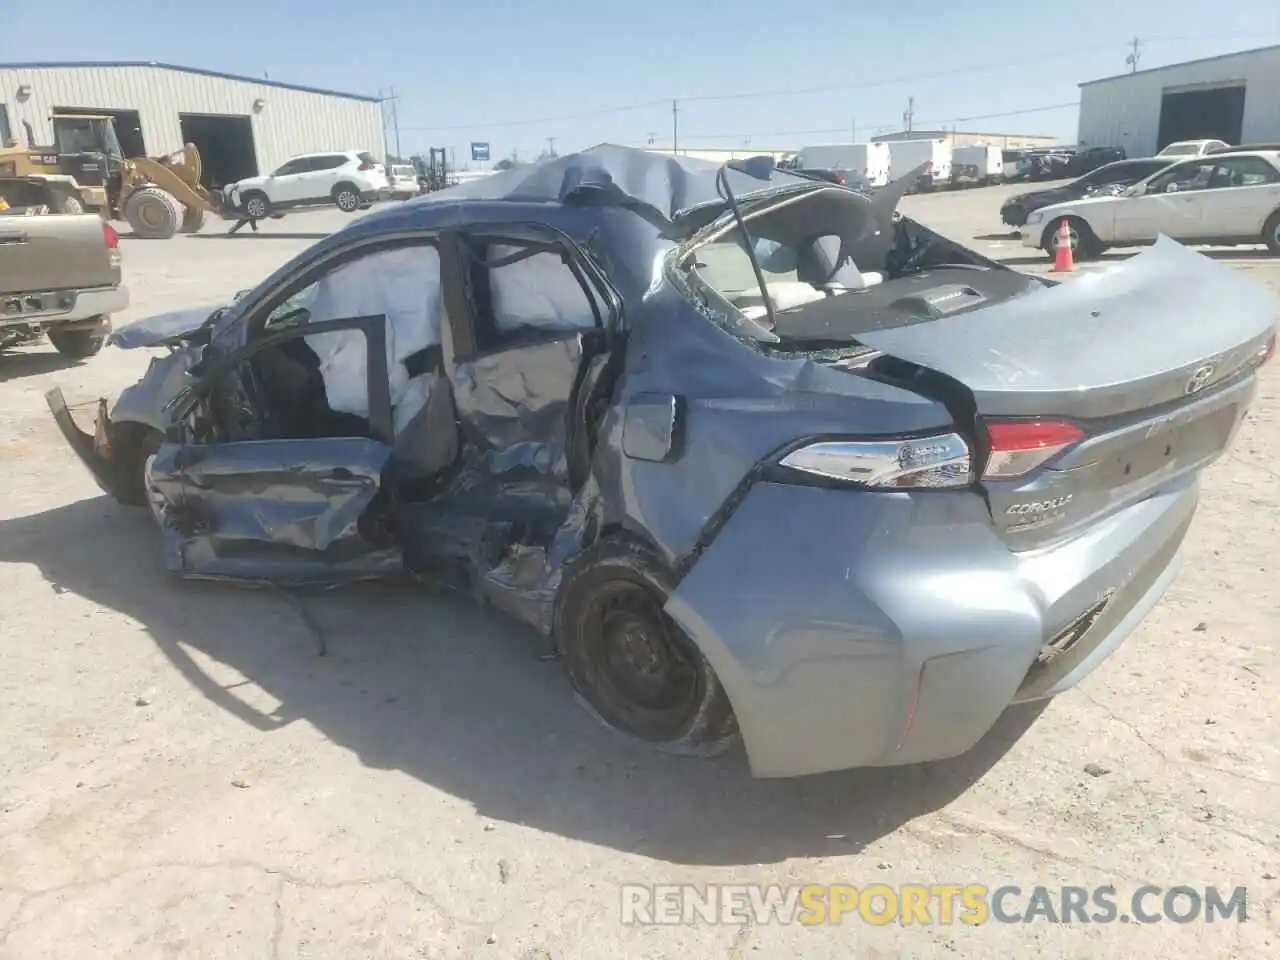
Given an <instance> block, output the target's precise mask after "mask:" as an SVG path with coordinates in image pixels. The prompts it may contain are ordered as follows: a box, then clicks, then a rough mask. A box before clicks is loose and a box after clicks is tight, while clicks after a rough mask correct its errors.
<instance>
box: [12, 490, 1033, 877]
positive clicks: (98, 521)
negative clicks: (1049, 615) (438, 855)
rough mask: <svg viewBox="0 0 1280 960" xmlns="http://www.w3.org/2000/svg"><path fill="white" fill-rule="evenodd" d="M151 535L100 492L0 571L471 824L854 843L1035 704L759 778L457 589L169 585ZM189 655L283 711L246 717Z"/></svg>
mask: <svg viewBox="0 0 1280 960" xmlns="http://www.w3.org/2000/svg"><path fill="white" fill-rule="evenodd" d="M157 539H158V538H157V536H156V534H155V532H154V530H153V528H152V527H151V524H150V521H149V519H148V517H147V516H146V515H145V514H143V513H141V512H138V511H133V510H129V509H127V508H123V507H118V506H116V505H115V504H114V502H112V501H110V500H109V499H107V498H97V499H93V500H85V501H81V502H78V503H73V504H70V505H68V506H64V507H59V508H57V509H55V510H51V511H48V512H46V513H41V514H35V515H32V516H28V517H21V518H17V519H13V520H8V521H0V562H10V563H17V562H21V563H31V564H34V565H36V566H37V567H38V568H39V569H40V570H41V571H42V573H43V574H44V576H45V577H46V578H47V579H48V580H49V581H50V583H51V584H52V586H53V587H54V589H57V590H63V591H70V592H73V593H76V594H78V595H80V596H83V597H85V598H87V599H89V600H91V601H93V602H95V603H98V604H101V605H103V606H105V607H109V608H112V609H114V610H118V611H120V612H121V613H124V614H126V615H128V616H130V617H132V618H134V619H136V620H137V621H139V622H140V623H142V624H143V625H145V626H146V627H147V628H148V630H149V631H150V633H151V636H152V637H153V638H154V640H155V642H156V643H157V644H158V645H159V647H160V648H161V649H162V650H163V651H164V653H165V654H166V655H167V656H168V657H169V659H170V660H171V661H172V662H173V663H174V665H175V666H176V667H177V669H178V670H179V671H181V672H182V673H183V675H184V676H185V677H186V678H187V679H188V680H189V681H190V682H191V683H192V684H193V685H194V686H195V687H197V688H198V689H199V690H200V691H201V692H202V693H203V694H204V695H206V696H208V697H209V698H211V699H212V700H214V701H215V702H216V703H218V704H219V705H221V706H222V707H223V708H225V709H226V710H227V711H229V712H230V713H232V714H234V715H235V716H237V717H239V718H240V719H241V720H243V721H244V722H246V723H249V724H251V725H253V726H254V727H256V728H257V729H259V730H261V731H264V732H265V734H266V735H269V732H270V731H271V730H273V729H278V728H280V727H282V726H284V725H287V724H289V723H291V722H292V721H294V720H298V719H303V720H306V721H307V722H309V723H311V724H313V725H314V726H315V727H316V728H317V729H318V730H320V731H321V732H322V733H323V734H324V735H326V736H327V737H328V738H329V739H330V740H332V741H333V742H334V743H335V744H337V745H339V746H341V747H344V748H347V749H349V750H352V751H354V752H355V753H356V754H357V755H358V756H359V757H360V759H361V760H362V762H363V763H365V764H366V765H368V766H371V767H375V768H386V769H396V770H400V771H403V772H404V773H407V774H409V775H410V776H412V777H416V778H417V779H419V780H421V781H423V782H424V783H427V784H430V785H431V786H433V787H435V788H437V789H440V790H444V791H446V792H448V793H450V794H452V795H454V796H457V797H459V798H461V799H463V800H466V801H469V802H470V803H472V804H473V805H474V807H475V809H476V811H477V813H479V814H480V815H482V816H485V817H489V818H492V819H498V820H504V821H508V822H512V823H519V824H526V825H529V826H532V827H534V828H537V829H539V830H544V831H550V832H552V833H555V834H559V835H561V836H563V837H568V838H573V839H577V840H582V841H586V842H588V843H594V844H601V845H604V846H607V847H610V848H613V849H616V850H620V851H623V852H628V853H636V854H641V855H645V856H649V857H654V858H657V859H661V860H665V861H670V862H676V863H701V864H708V863H710V864H752V863H766V862H777V861H780V860H783V859H785V858H788V857H809V856H831V855H835V854H848V853H853V852H857V851H859V850H861V849H863V848H864V847H865V846H867V845H868V844H870V843H871V842H873V841H874V840H876V839H877V838H879V837H881V836H884V835H885V834H888V833H891V832H892V831H894V830H895V829H897V828H898V827H900V826H901V825H903V824H904V823H906V822H908V821H910V820H912V819H914V818H916V817H918V816H920V815H922V814H926V813H928V812H931V811H933V810H936V809H938V808H940V807H942V806H944V805H946V804H947V803H949V802H950V801H951V800H953V799H954V798H955V797H957V796H958V795H959V794H961V793H962V792H964V791H965V790H966V789H968V788H969V787H970V786H971V785H972V784H973V783H974V782H975V781H976V780H977V779H978V778H980V777H981V776H982V775H983V774H984V773H986V771H987V770H989V769H990V768H991V766H992V765H993V764H995V763H996V762H997V761H998V760H999V759H1000V758H1001V757H1002V756H1003V755H1004V754H1005V752H1006V751H1007V750H1008V749H1009V748H1010V747H1011V746H1012V745H1013V744H1014V743H1015V742H1016V741H1017V739H1018V738H1019V737H1020V736H1021V735H1022V734H1023V733H1024V732H1025V731H1026V729H1027V728H1028V727H1029V726H1030V725H1031V723H1033V722H1034V721H1035V719H1036V717H1038V716H1039V713H1040V712H1041V711H1042V709H1043V707H1032V708H1026V709H1019V710H1015V711H1010V713H1009V714H1008V715H1006V717H1005V718H1004V720H1002V721H1001V723H1000V724H998V725H997V727H996V729H995V730H994V731H993V732H992V734H991V735H989V736H988V737H987V739H986V740H984V741H983V742H982V743H981V744H980V745H979V746H978V747H977V748H975V750H973V751H972V752H970V753H969V754H967V755H966V756H964V757H960V758H957V759H955V760H951V761H946V762H943V763H937V764H932V765H928V766H914V767H902V768H896V769H889V770H869V771H866V770H864V771H855V772H846V773H839V774H829V775H825V776H818V777H808V778H803V779H797V780H752V779H751V778H750V775H749V773H748V770H747V767H746V761H745V756H744V755H743V753H742V751H741V750H740V749H739V750H737V751H735V752H733V753H731V754H730V755H728V756H726V757H723V758H720V759H718V760H713V761H708V760H694V759H687V758H681V757H671V756H666V755H663V754H659V753H656V752H655V751H654V750H652V749H651V748H648V747H646V746H645V745H643V744H640V743H637V742H635V741H632V740H630V739H628V738H626V737H624V736H622V735H620V734H616V733H614V732H613V731H610V730H607V729H605V728H603V727H601V726H600V725H598V723H597V722H596V721H594V720H592V719H590V718H589V717H588V715H587V714H586V713H585V712H584V711H583V710H581V709H579V707H578V706H577V705H576V704H575V702H574V700H573V696H572V694H571V692H570V689H569V687H568V685H567V683H566V682H565V681H564V679H563V676H562V673H561V670H560V667H559V665H558V664H556V663H554V662H550V663H548V662H542V661H540V660H539V659H538V656H537V655H538V651H539V650H540V649H541V647H540V644H539V643H538V638H537V637H535V636H534V634H533V633H532V632H531V631H529V630H527V629H525V628H523V627H522V626H520V625H518V624H515V623H514V622H512V621H509V620H507V619H505V618H503V617H501V616H500V615H498V614H495V613H490V612H486V611H484V610H481V609H479V608H477V607H476V606H475V605H474V604H473V603H472V601H471V600H470V599H469V598H466V597H454V596H448V595H443V594H437V593H432V592H431V591H428V590H425V589H424V588H423V587H421V586H395V585H385V584H384V585H374V586H369V587H362V588H350V589H347V590H344V591H327V592H321V593H318V594H317V593H311V594H307V595H303V596H301V597H299V596H298V595H291V594H286V593H284V592H283V591H278V590H274V589H263V590H248V589H243V588H237V587H231V586H224V585H213V584H195V583H183V582H175V581H172V580H169V579H167V578H166V577H165V575H164V574H163V572H162V571H161V569H160V565H159V560H158V549H157V546H158V545H157ZM106 558H109V559H106ZM316 630H323V632H324V640H325V642H326V644H327V650H328V652H327V654H326V655H325V656H324V657H321V656H319V655H318V653H317V639H318V638H317V637H316V636H315V631H316ZM184 646H185V647H187V648H194V649H196V650H199V651H202V652H203V653H205V654H207V655H208V656H210V657H212V658H213V659H215V660H217V661H220V662H222V663H225V664H228V665H230V666H232V667H234V668H236V669H237V670H238V671H240V673H242V674H243V675H244V676H246V677H248V678H249V679H250V680H252V681H253V682H254V683H256V684H257V685H258V686H260V687H261V688H263V689H264V690H266V691H268V692H269V693H270V694H271V695H273V696H274V697H275V698H276V699H278V700H279V701H280V703H281V704H282V706H281V707H280V708H279V710H278V711H277V712H275V713H274V714H271V715H265V714H262V713H259V712H257V711H255V710H254V709H252V708H250V707H249V706H248V705H247V704H245V703H244V702H242V701H241V700H239V699H238V698H237V696H236V690H235V689H223V688H221V687H218V686H217V685H216V684H214V683H213V682H211V681H210V679H209V678H208V677H206V676H205V675H204V674H203V673H201V671H200V670H199V669H198V668H197V667H196V665H195V664H194V662H193V661H192V660H191V659H190V657H189V656H188V655H187V653H186V652H185V650H184Z"/></svg>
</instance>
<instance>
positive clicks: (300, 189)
mask: <svg viewBox="0 0 1280 960" xmlns="http://www.w3.org/2000/svg"><path fill="white" fill-rule="evenodd" d="M388 192H389V184H388V182H387V174H386V170H385V169H384V168H383V166H382V164H381V163H379V162H378V161H377V159H375V158H374V156H373V154H371V153H367V152H365V151H362V150H341V151H338V150H335V151H332V152H330V153H307V154H303V155H302V156H300V157H294V158H293V159H291V160H289V161H287V162H286V163H285V164H284V165H283V166H281V167H280V168H279V169H277V170H275V171H274V172H273V173H270V174H268V175H267V176H265V177H248V178H246V179H244V180H240V181H238V182H236V183H233V184H231V185H230V186H228V187H227V188H226V193H227V195H228V197H229V198H230V199H231V200H232V201H233V202H234V203H235V205H236V206H238V207H240V208H241V209H242V210H244V212H245V213H246V214H248V215H249V216H250V217H252V218H253V219H254V220H261V219H263V218H264V217H268V216H270V215H271V214H272V212H274V211H277V210H287V209H289V208H290V207H302V206H315V205H317V204H322V203H333V204H336V205H337V207H338V209H339V210H342V211H343V212H345V213H351V212H353V211H355V210H358V209H359V208H360V207H361V205H362V204H365V203H372V202H373V201H374V200H377V199H379V198H380V197H383V196H386V195H387V194H388Z"/></svg>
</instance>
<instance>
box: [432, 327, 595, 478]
mask: <svg viewBox="0 0 1280 960" xmlns="http://www.w3.org/2000/svg"><path fill="white" fill-rule="evenodd" d="M581 358H582V342H581V340H580V339H579V338H577V337H569V338H565V339H563V340H553V341H550V342H548V343H542V344H537V345H534V346H529V347H524V348H522V349H520V350H512V351H503V352H499V353H491V354H488V355H487V356H483V357H479V358H477V359H475V360H469V361H466V362H463V363H459V364H458V365H457V366H456V367H455V370H454V402H455V403H456V404H457V408H458V416H459V418H460V419H461V421H462V422H463V423H464V424H465V425H466V428H467V432H469V433H470V434H471V435H470V436H469V437H465V439H469V440H471V441H473V442H477V443H478V444H479V445H480V447H481V449H482V450H483V451H484V453H485V457H486V464H487V465H486V468H485V469H486V470H487V472H488V473H490V474H494V475H498V474H509V473H512V472H514V471H517V470H526V471H530V472H532V473H533V474H537V475H541V476H545V477H547V478H548V479H551V480H555V481H558V482H563V481H564V479H565V476H566V470H567V467H566V463H565V443H566V433H565V425H566V423H567V416H568V399H569V396H570V394H571V391H572V389H573V384H574V381H575V379H576V377H577V375H578V368H579V366H580V364H581ZM535 437H536V438H538V439H537V440H534V439H531V438H535Z"/></svg>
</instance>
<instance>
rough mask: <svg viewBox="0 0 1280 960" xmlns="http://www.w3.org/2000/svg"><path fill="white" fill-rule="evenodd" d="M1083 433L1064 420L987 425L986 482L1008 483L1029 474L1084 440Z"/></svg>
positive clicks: (1006, 421) (1003, 422) (990, 423)
mask: <svg viewBox="0 0 1280 960" xmlns="http://www.w3.org/2000/svg"><path fill="white" fill-rule="evenodd" d="M1084 436H1085V434H1084V431H1083V430H1081V429H1080V428H1079V427H1077V426H1076V425H1075V424H1073V423H1067V422H1066V421H1065V420H1000V421H994V422H988V423H987V438H988V440H989V441H990V445H991V453H990V455H989V456H988V457H987V466H986V469H985V470H984V471H983V473H982V476H983V479H986V480H1008V479H1011V478H1013V477H1021V476H1025V475H1026V474H1028V473H1030V472H1031V471H1032V470H1034V469H1036V467H1038V466H1040V465H1041V464H1043V463H1044V462H1046V461H1047V460H1049V459H1050V458H1051V457H1053V456H1055V455H1056V454H1058V453H1059V452H1061V451H1062V450H1065V449H1066V448H1067V447H1069V446H1071V445H1072V444H1073V443H1078V442H1079V441H1081V440H1083V439H1084Z"/></svg>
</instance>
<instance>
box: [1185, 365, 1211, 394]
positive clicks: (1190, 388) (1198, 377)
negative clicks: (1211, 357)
mask: <svg viewBox="0 0 1280 960" xmlns="http://www.w3.org/2000/svg"><path fill="white" fill-rule="evenodd" d="M1217 369H1218V365H1217V364H1215V363H1202V364H1200V366H1198V367H1196V368H1195V370H1193V371H1192V373H1191V379H1190V380H1188V381H1187V386H1186V390H1185V392H1186V394H1187V396H1190V395H1191V394H1193V393H1199V392H1200V391H1201V390H1203V389H1204V388H1205V387H1206V386H1208V385H1209V381H1210V380H1212V379H1213V374H1214V371H1216V370H1217Z"/></svg>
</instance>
